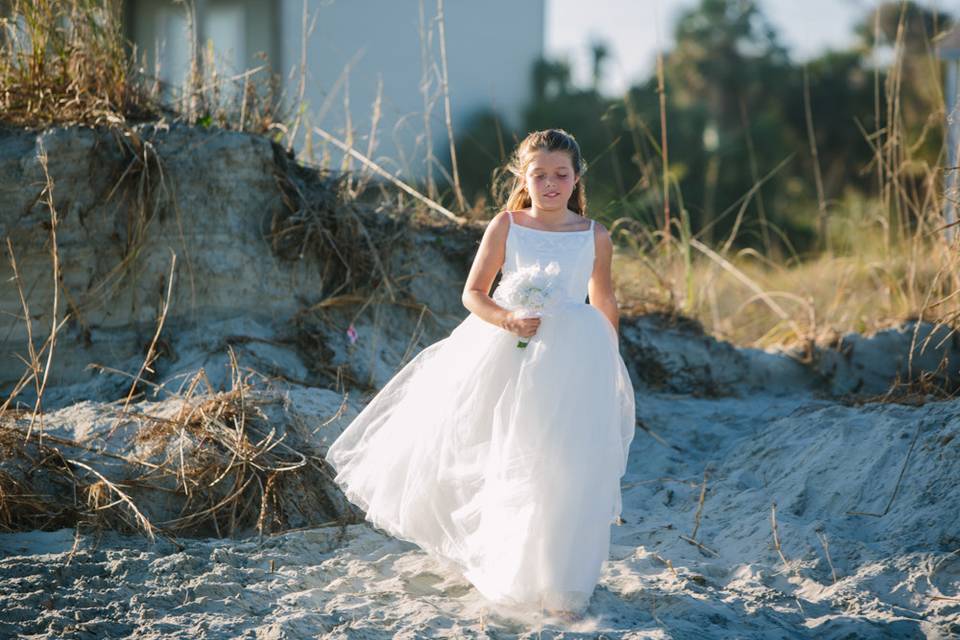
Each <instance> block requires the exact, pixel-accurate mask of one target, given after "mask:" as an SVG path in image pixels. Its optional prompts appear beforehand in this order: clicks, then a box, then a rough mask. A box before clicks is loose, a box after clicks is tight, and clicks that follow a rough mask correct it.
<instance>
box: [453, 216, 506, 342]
mask: <svg viewBox="0 0 960 640" xmlns="http://www.w3.org/2000/svg"><path fill="white" fill-rule="evenodd" d="M506 218H507V216H506V213H505V212H503V211H501V212H500V213H498V214H497V215H496V216H494V217H493V220H491V221H490V223H489V224H487V228H486V229H485V230H484V232H483V237H482V238H481V239H480V248H479V249H477V255H476V257H475V258H474V259H473V264H472V265H471V267H470V273H469V274H468V275H467V282H466V284H464V286H463V294H462V295H461V296H460V299H461V300H462V301H463V306H464V307H466V308H467V310H468V311H470V312H471V313H473V314H474V315H476V316H479V317H480V318H481V319H483V320H486V321H487V322H489V323H491V324H495V325H497V326H498V327H502V326H503V321H504V320H505V319H506V318H507V315H508V312H507V310H506V309H504V308H503V307H501V306H500V305H498V304H497V303H496V302H494V301H493V300H492V299H491V298H490V295H489V292H490V286H491V285H492V284H493V280H494V278H496V277H497V272H498V271H500V267H501V266H502V265H503V260H504V254H505V251H506V249H505V246H506V243H507V230H508V228H509V224H510V221H509V220H507V219H506Z"/></svg>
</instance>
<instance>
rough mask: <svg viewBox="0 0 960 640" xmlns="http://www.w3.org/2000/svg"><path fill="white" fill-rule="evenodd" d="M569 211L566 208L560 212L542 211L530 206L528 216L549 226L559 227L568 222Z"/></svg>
mask: <svg viewBox="0 0 960 640" xmlns="http://www.w3.org/2000/svg"><path fill="white" fill-rule="evenodd" d="M567 213H568V209H567V208H566V207H564V208H563V209H560V210H555V211H551V210H545V209H540V208H538V207H537V206H536V205H532V204H531V205H530V207H529V209H528V211H527V215H528V216H530V217H531V218H535V219H537V220H540V221H542V222H545V223H547V224H554V225H559V224H563V223H564V222H566V221H567Z"/></svg>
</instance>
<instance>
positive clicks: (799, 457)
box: [0, 390, 960, 639]
mask: <svg viewBox="0 0 960 640" xmlns="http://www.w3.org/2000/svg"><path fill="white" fill-rule="evenodd" d="M638 412H639V418H640V420H641V421H642V423H643V424H644V425H646V426H647V427H648V429H649V430H651V431H652V432H653V433H654V434H655V435H656V436H658V437H659V439H658V438H657V437H654V436H652V435H650V433H649V432H648V431H645V430H640V431H638V433H637V437H636V438H635V440H634V443H633V448H632V450H631V454H630V463H629V468H628V471H627V474H626V475H625V477H624V479H623V496H624V513H623V518H624V520H625V522H624V523H623V524H622V525H619V526H614V527H612V547H611V555H610V560H609V561H608V562H607V564H606V565H605V567H604V571H603V574H602V577H601V580H600V583H599V584H598V586H597V589H596V591H595V592H594V596H593V599H592V601H591V606H590V608H589V610H588V612H587V615H586V616H585V618H584V619H583V620H581V621H579V622H577V623H573V624H570V623H563V622H561V621H556V620H551V619H549V618H540V617H539V616H538V615H533V616H531V617H528V618H527V619H523V620H517V619H512V618H507V617H505V616H504V615H502V614H498V613H497V612H494V611H490V610H489V608H488V607H487V606H486V605H485V603H484V602H483V600H482V598H481V597H480V596H479V595H478V594H477V592H476V591H475V590H474V589H473V588H472V587H471V586H470V584H469V583H468V582H466V581H465V580H464V579H462V578H461V577H459V576H458V575H456V574H455V573H454V572H451V571H450V570H449V568H448V567H447V566H446V565H444V564H443V563H442V562H440V561H438V560H437V559H436V558H433V557H431V556H429V555H428V554H426V553H425V552H423V551H422V550H420V549H419V548H417V547H416V546H415V545H412V544H410V543H407V542H402V541H398V540H395V539H393V538H391V537H389V536H387V535H385V534H383V533H382V532H379V531H377V530H376V529H374V528H373V527H371V526H370V525H367V524H353V525H349V526H346V527H337V526H332V527H323V528H315V529H307V530H298V531H288V532H285V533H281V534H278V535H273V536H267V537H265V538H264V539H262V540H260V539H258V538H256V537H251V538H247V539H242V540H217V539H202V540H201V539H192V540H191V539H179V540H178V541H177V543H174V542H171V541H169V540H164V539H160V540H159V541H158V542H157V543H156V544H150V543H149V542H147V541H146V540H144V539H143V538H142V537H136V536H123V535H119V534H116V533H106V534H104V535H103V536H102V537H101V538H100V539H97V538H96V537H94V536H93V535H83V536H81V537H80V538H79V539H77V540H75V536H74V531H73V530H72V529H63V530H60V531H53V532H37V531H35V532H23V533H11V534H4V535H0V557H2V560H0V597H2V600H3V602H4V603H5V604H4V609H3V613H2V615H0V635H2V636H16V635H17V634H23V635H24V636H29V637H33V638H89V637H123V636H127V635H136V636H137V637H140V638H154V637H156V638H160V637H164V638H196V637H208V638H237V637H244V638H264V639H265V638H387V637H399V638H421V637H451V638H453V637H477V638H482V637H490V638H503V637H521V638H533V637H565V638H578V637H584V638H593V637H607V638H844V637H849V638H861V637H863V638H914V637H916V638H948V637H952V636H951V634H954V635H956V634H958V633H960V492H957V491H956V488H955V485H956V479H957V478H958V477H960V437H957V436H960V403H958V402H955V401H948V402H928V403H926V404H923V405H922V406H906V405H898V404H880V403H872V404H865V405H862V406H848V405H845V404H842V403H840V402H838V401H837V400H834V399H829V398H822V397H817V396H816V395H815V394H813V393H810V392H804V393H800V394H781V393H778V394H772V393H760V392H753V393H750V394H738V395H733V396H726V397H718V398H695V397H691V396H690V395H684V394H675V393H654V392H650V391H648V390H641V391H638ZM331 428H336V427H331ZM705 472H706V485H705V487H706V488H705V490H703V495H704V499H703V502H702V505H701V503H700V495H701V489H702V486H703V483H704V477H705ZM901 474H902V475H901ZM898 480H899V483H898ZM774 504H775V505H776V512H775V516H776V525H777V535H778V538H779V541H780V545H781V548H780V551H781V552H782V554H783V558H781V556H780V554H779V553H778V552H777V550H776V548H775V544H774V535H773V527H772V519H771V515H772V510H773V505H774ZM698 509H699V512H700V518H699V526H697V525H696V517H697V512H698ZM850 512H864V513H874V514H876V515H855V514H851V513H850ZM695 526H697V530H696V536H695V539H696V541H697V542H698V543H699V544H700V545H702V546H700V547H698V546H696V545H694V544H692V543H691V542H689V541H687V540H685V539H684V536H686V537H687V538H691V537H692V534H693V533H694V528H695ZM75 542H76V549H75V550H74V551H73V553H71V551H72V549H73V547H74V544H75ZM178 544H179V545H180V546H178ZM824 544H826V545H827V546H826V547H825V546H824ZM827 549H829V556H828V553H827ZM784 560H785V561H786V564H785V563H784ZM831 563H832V569H831Z"/></svg>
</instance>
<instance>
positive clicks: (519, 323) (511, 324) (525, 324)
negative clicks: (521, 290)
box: [500, 309, 540, 338]
mask: <svg viewBox="0 0 960 640" xmlns="http://www.w3.org/2000/svg"><path fill="white" fill-rule="evenodd" d="M524 313H525V312H524V311H521V310H519V309H517V310H514V311H511V312H509V313H508V314H507V317H506V318H505V319H504V320H503V321H502V322H501V323H500V326H501V327H502V328H503V329H506V330H507V331H509V332H510V333H515V334H516V335H518V336H520V337H521V338H530V337H532V336H533V334H535V333H536V332H537V329H538V328H540V318H538V317H536V316H532V317H531V316H527V317H524Z"/></svg>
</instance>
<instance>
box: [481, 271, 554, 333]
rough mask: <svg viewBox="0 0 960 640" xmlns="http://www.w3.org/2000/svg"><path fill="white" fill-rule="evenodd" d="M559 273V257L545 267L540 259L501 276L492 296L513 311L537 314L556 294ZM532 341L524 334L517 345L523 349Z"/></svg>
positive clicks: (530, 315)
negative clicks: (524, 337)
mask: <svg viewBox="0 0 960 640" xmlns="http://www.w3.org/2000/svg"><path fill="white" fill-rule="evenodd" d="M558 273H560V265H559V264H557V262H556V260H553V261H551V262H550V263H549V264H548V265H547V266H546V267H545V268H541V267H540V263H539V262H538V263H535V264H532V265H530V266H527V267H520V268H519V269H517V270H516V271H512V272H510V273H508V274H507V275H505V276H504V277H503V278H502V279H501V280H500V284H499V285H497V290H496V291H495V292H494V294H493V299H494V300H495V301H496V302H499V303H502V304H503V306H505V307H506V308H508V309H510V310H511V311H513V310H517V309H521V310H523V311H525V312H528V316H527V317H538V316H539V315H540V313H541V312H542V311H543V310H544V309H545V308H546V307H547V306H548V304H549V303H550V302H551V301H552V300H554V299H555V298H556V296H557V290H556V285H557V274H558ZM529 343H530V341H529V340H526V339H523V338H521V339H520V340H519V341H517V347H518V348H520V349H524V348H526V346H527V345H528V344H529Z"/></svg>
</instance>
